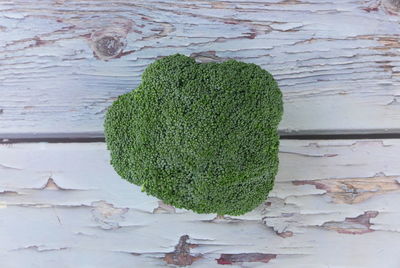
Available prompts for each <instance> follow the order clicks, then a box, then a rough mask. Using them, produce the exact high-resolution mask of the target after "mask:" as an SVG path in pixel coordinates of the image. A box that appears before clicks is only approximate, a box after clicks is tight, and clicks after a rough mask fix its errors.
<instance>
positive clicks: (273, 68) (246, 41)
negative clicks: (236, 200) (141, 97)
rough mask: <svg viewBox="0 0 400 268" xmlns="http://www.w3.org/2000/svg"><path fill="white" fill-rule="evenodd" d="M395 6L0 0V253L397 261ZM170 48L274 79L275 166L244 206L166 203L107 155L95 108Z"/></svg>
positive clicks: (14, 263)
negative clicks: (271, 183)
mask: <svg viewBox="0 0 400 268" xmlns="http://www.w3.org/2000/svg"><path fill="white" fill-rule="evenodd" d="M399 16H400V1H398V0H368V1H363V0H359V1H350V0H341V1H325V0H312V1H305V0H282V1H280V0H268V1H261V0H253V1H244V0H226V1H205V0H203V1H202V0H192V1H176V0H157V1H154V0H147V1H138V0H134V1H128V0H120V1H101V0H97V1H96V0H87V1H73V0H72V1H66V0H43V1H28V0H26V1H23V0H13V1H7V0H0V140H2V143H3V144H0V263H1V267H4V268H14V267H17V268H20V267H21V268H25V267H40V268H48V267H51V268H53V267H59V268H61V267H74V268H75V267H85V268H86V267H89V268H91V267H96V268H101V267H107V268H108V267H115V268H122V267H144V268H146V267H150V268H151V267H163V266H168V265H170V266H174V265H191V266H190V267H220V265H223V264H225V265H231V266H230V267H283V268H286V267H289V268H290V267H296V268H299V267H300V268H301V267H304V268H321V267H331V268H338V267H341V268H342V267H346V268H347V267H350V268H353V267H354V268H361V267H362V268H376V267H383V268H386V267H387V268H392V267H399V266H400V256H399V254H398V252H397V251H398V248H399V247H400V208H399V205H398V204H399V203H400V193H399V192H400V166H399V162H400V161H399V160H400V156H399V155H400V87H399V86H400V51H399V49H400V42H399V40H400V27H399V22H400V17H399ZM177 52H179V53H182V54H186V55H191V56H192V57H195V58H196V59H197V60H198V61H200V62H207V61H223V60H226V59H229V58H234V59H238V60H242V61H245V62H253V63H256V64H259V65H261V66H262V67H263V68H265V69H267V70H269V71H270V72H271V73H272V74H273V75H274V76H275V77H276V78H277V80H278V83H279V85H280V86H281V89H282V91H283V93H284V102H285V107H284V108H285V114H284V119H283V121H282V123H281V125H280V132H281V135H282V136H281V148H280V170H279V174H278V176H277V179H276V185H275V188H274V190H273V191H272V192H271V194H270V196H269V197H268V199H267V200H266V201H265V203H264V204H262V205H261V206H260V207H259V208H257V209H256V210H254V211H252V212H251V213H248V214H246V215H243V216H240V217H226V218H216V217H215V215H199V214H195V213H192V212H190V211H186V210H180V209H175V208H173V207H170V206H167V205H165V204H163V203H161V202H160V201H158V200H157V199H155V198H152V197H149V196H146V194H144V193H142V192H141V191H140V188H139V187H136V186H134V185H131V184H128V183H127V182H126V181H124V180H121V179H119V177H118V176H117V175H116V173H115V172H114V170H113V169H112V167H111V166H110V165H109V154H108V152H107V150H106V148H105V144H104V142H103V134H102V131H103V127H102V122H103V117H104V112H105V110H106V108H107V107H108V106H109V105H110V104H111V103H112V101H113V100H114V99H115V98H116V97H117V96H118V95H120V94H123V93H125V92H127V91H130V90H132V89H134V88H135V87H136V86H137V85H138V84H139V83H140V75H141V73H142V71H143V69H144V68H145V67H146V65H148V64H149V63H151V62H152V61H154V60H155V59H156V58H158V57H162V56H166V55H169V54H173V53H177ZM398 201H399V203H397V202H398Z"/></svg>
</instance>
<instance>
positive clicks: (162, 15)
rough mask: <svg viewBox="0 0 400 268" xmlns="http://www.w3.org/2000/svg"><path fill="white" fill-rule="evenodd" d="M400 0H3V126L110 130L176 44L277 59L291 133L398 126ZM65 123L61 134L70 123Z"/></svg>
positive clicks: (2, 131) (1, 129) (198, 53)
mask: <svg viewBox="0 0 400 268" xmlns="http://www.w3.org/2000/svg"><path fill="white" fill-rule="evenodd" d="M399 7H400V5H399V1H397V0H371V1H362V0H358V1H354V0H341V1H326V0H311V1H303V0H282V1H280V0H269V1H259V0H254V1H239V0H227V1H198V0H196V1H172V0H170V1H168V0H159V1H155V0H146V1H137V0H135V1H128V0H121V1H100V0H98V1H95V0H90V1H65V0H52V1H50V0H44V1H28V0H26V1H23V0H13V1H6V0H0V98H1V102H0V136H1V137H8V136H9V135H10V134H12V135H14V134H15V135H17V136H18V135H25V134H28V135H32V134H55V135H57V134H58V135H61V136H68V135H70V133H79V135H81V136H93V135H95V136H96V135H97V136H98V135H101V133H102V131H103V127H102V122H103V115H104V112H105V110H106V108H107V107H108V105H110V103H111V102H112V101H113V100H114V99H115V98H116V97H117V96H118V95H120V94H122V93H124V92H127V91H129V90H132V89H134V88H135V87H136V86H137V85H138V84H139V83H140V75H141V73H142V71H143V69H144V68H145V67H146V65H148V64H149V63H151V62H152V61H154V60H155V59H156V58H158V57H162V56H166V55H169V54H173V53H177V52H179V53H183V54H185V55H192V56H193V57H195V58H197V59H198V60H199V61H223V60H226V59H228V58H234V59H238V60H242V61H245V62H253V63H257V64H259V65H261V66H262V67H263V68H265V69H267V70H269V71H270V72H271V73H272V74H273V75H275V77H276V79H277V80H278V82H279V85H280V86H281V88H282V90H283V92H284V101H285V114H284V119H283V122H282V124H281V125H280V129H281V131H283V132H291V133H297V132H298V133H344V132H345V133H361V132H362V133H377V132H396V131H399V130H400V105H399V103H400V97H399V96H400V91H399V86H400V80H399V79H400V75H399V74H400V64H399V63H400V53H399V48H400V45H399V37H400V27H399V20H400V19H399ZM60 133H62V134H60Z"/></svg>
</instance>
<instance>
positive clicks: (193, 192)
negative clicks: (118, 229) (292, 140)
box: [104, 54, 283, 215]
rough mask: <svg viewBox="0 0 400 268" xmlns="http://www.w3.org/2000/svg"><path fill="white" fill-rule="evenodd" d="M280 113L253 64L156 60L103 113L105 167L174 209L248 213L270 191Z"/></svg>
mask: <svg viewBox="0 0 400 268" xmlns="http://www.w3.org/2000/svg"><path fill="white" fill-rule="evenodd" d="M282 106H283V105H282V93H281V91H280V89H279V87H278V85H277V83H276V82H275V80H274V78H273V77H272V75H271V74H270V73H268V72H267V71H265V70H263V69H262V68H260V67H259V66H258V65H256V64H248V63H244V62H239V61H236V60H228V61H225V62H223V63H196V62H195V60H194V59H192V58H190V57H187V56H184V55H180V54H175V55H171V56H168V57H165V58H162V59H159V60H157V61H155V62H154V63H152V64H150V65H149V66H148V67H147V68H146V69H145V71H144V73H143V75H142V82H141V84H140V85H139V86H138V87H137V88H136V90H134V91H131V92H129V93H126V94H124V95H122V96H119V97H118V99H117V100H116V101H115V102H114V103H113V104H112V105H111V106H110V107H109V109H108V111H107V114H106V118H105V123H104V125H105V136H106V142H107V147H108V149H109V150H110V152H111V164H112V165H113V167H114V168H115V170H116V172H117V173H118V174H119V175H120V176H121V177H122V178H124V179H126V180H128V181H129V182H131V183H134V184H137V185H141V186H142V190H143V191H145V192H147V193H148V194H150V195H153V196H155V197H157V198H159V199H161V200H163V201H164V202H165V203H167V204H170V205H173V206H175V207H178V208H186V209H191V210H193V211H195V212H198V213H218V214H220V215H224V214H228V215H240V214H243V213H246V212H248V211H250V210H252V209H254V208H255V207H257V206H258V205H259V204H260V203H261V202H263V201H264V200H265V199H266V197H267V195H268V192H269V191H270V190H271V189H272V187H273V184H274V178H275V175H276V173H277V170H278V162H279V160H278V146H279V136H278V132H277V127H278V124H279V121H280V120H281V117H282V113H283V107H282Z"/></svg>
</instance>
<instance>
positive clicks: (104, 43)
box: [96, 36, 123, 57]
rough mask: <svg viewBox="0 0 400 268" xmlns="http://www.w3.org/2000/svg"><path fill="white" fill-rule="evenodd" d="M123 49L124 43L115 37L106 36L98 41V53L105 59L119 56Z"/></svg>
mask: <svg viewBox="0 0 400 268" xmlns="http://www.w3.org/2000/svg"><path fill="white" fill-rule="evenodd" d="M122 47H123V43H122V42H121V41H120V40H119V39H118V38H116V37H113V36H104V37H102V38H100V39H99V40H97V41H96V52H97V53H98V54H101V55H102V56H104V57H114V56H116V55H118V54H119V53H120V52H121V50H122Z"/></svg>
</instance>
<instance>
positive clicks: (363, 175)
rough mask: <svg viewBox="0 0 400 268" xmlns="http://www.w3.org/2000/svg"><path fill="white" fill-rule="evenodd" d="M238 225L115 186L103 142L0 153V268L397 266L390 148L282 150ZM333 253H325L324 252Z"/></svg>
mask: <svg viewBox="0 0 400 268" xmlns="http://www.w3.org/2000/svg"><path fill="white" fill-rule="evenodd" d="M280 151H281V153H280V170H279V174H278V176H277V180H276V184H275V187H274V190H273V191H272V192H271V193H270V196H269V197H268V199H267V200H266V201H265V202H264V204H262V205H260V206H259V207H258V208H257V209H255V210H254V211H252V212H249V213H247V214H245V215H242V216H235V217H233V216H229V215H225V216H219V217H216V215H209V214H195V213H192V212H190V211H186V210H182V209H175V208H173V207H171V206H169V205H166V204H164V203H162V202H160V201H159V200H157V199H156V198H153V197H151V196H147V195H146V194H145V193H143V192H141V190H140V187H137V186H134V185H132V184H129V183H128V182H126V181H124V180H121V179H120V178H118V176H117V175H116V174H115V172H114V171H113V169H112V167H111V166H110V165H109V154H108V152H107V151H106V149H105V145H104V144H103V143H72V144H45V143H29V144H7V145H0V164H1V165H3V166H6V167H15V168H3V169H0V219H1V220H0V237H1V239H0V259H1V261H2V267H7V268H8V267H30V266H31V264H32V263H35V265H37V266H38V267H41V268H47V267H54V260H57V262H60V263H62V264H60V265H61V267H79V266H83V265H85V266H87V267H99V268H102V267H104V268H105V267H107V268H108V267H115V264H116V263H117V264H118V267H149V268H150V267H160V266H161V267H163V266H167V265H176V266H184V265H186V266H190V267H218V266H219V265H232V266H234V267H240V266H243V267H277V268H281V267H289V268H295V267H296V268H298V267H301V268H310V267H311V268H320V267H325V266H326V267H327V266H330V267H364V268H375V267H383V266H384V267H395V266H396V265H397V263H398V252H397V249H398V248H399V247H400V225H399V223H400V220H399V219H400V211H399V206H398V204H399V202H400V195H399V191H398V180H399V179H400V169H399V165H398V162H399V155H400V140H395V139H393V140H358V141H357V140H335V141H332V140H324V141H322V140H304V141H295V140H285V141H282V142H281V148H280ZM332 252H334V254H333V253H332Z"/></svg>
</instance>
